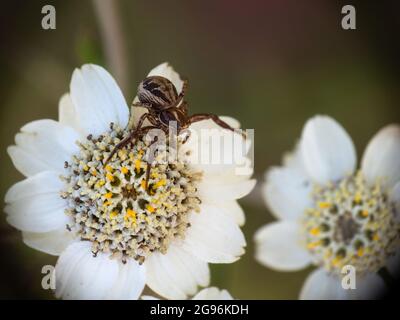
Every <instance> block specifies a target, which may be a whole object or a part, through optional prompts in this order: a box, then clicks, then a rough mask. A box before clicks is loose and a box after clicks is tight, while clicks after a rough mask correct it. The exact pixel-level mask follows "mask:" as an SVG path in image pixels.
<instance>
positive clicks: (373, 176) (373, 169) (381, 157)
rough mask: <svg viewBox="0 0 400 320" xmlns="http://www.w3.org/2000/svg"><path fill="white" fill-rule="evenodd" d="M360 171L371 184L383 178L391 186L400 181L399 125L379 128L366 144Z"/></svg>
mask: <svg viewBox="0 0 400 320" xmlns="http://www.w3.org/2000/svg"><path fill="white" fill-rule="evenodd" d="M361 169H362V172H363V173H364V175H365V178H366V179H367V181H369V182H370V183H371V184H373V183H375V182H376V181H377V179H384V180H383V182H386V184H387V186H389V187H392V186H394V185H395V184H396V183H397V182H399V181H400V126H399V125H389V126H387V127H385V128H383V129H381V130H380V131H379V132H378V133H377V134H376V135H375V136H374V137H373V138H372V140H371V141H370V143H369V144H368V146H367V148H366V150H365V153H364V156H363V159H362V163H361Z"/></svg>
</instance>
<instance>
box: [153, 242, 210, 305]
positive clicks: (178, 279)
mask: <svg viewBox="0 0 400 320" xmlns="http://www.w3.org/2000/svg"><path fill="white" fill-rule="evenodd" d="M145 265H146V271H147V285H148V286H149V287H150V288H151V289H152V290H153V291H154V292H156V293H158V294H159V295H161V296H163V297H165V298H168V299H186V298H187V296H188V295H193V294H194V293H196V291H197V286H199V285H200V286H207V285H208V284H209V281H210V271H209V268H208V264H207V263H206V262H204V261H201V260H200V259H198V258H196V257H194V256H193V255H191V254H189V253H187V252H185V251H184V250H182V249H181V248H179V247H177V246H176V245H171V246H170V247H169V248H168V251H167V253H166V254H162V253H159V252H155V253H153V254H152V255H150V256H149V257H148V258H147V260H146V262H145Z"/></svg>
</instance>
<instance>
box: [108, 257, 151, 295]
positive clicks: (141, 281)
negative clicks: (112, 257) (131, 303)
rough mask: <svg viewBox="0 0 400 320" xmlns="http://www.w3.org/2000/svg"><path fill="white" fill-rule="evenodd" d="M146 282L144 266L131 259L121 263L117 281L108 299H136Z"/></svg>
mask: <svg viewBox="0 0 400 320" xmlns="http://www.w3.org/2000/svg"><path fill="white" fill-rule="evenodd" d="M145 284H146V272H145V268H144V266H141V265H139V264H138V263H137V262H136V261H135V260H133V259H129V260H128V261H127V262H126V263H125V264H123V263H119V274H118V278H117V281H116V283H115V284H114V286H113V288H112V289H111V291H110V292H109V293H108V294H107V296H106V299H112V300H136V299H138V298H139V296H140V295H141V293H142V291H143V288H144V286H145Z"/></svg>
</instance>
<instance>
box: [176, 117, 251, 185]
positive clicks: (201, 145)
mask: <svg viewBox="0 0 400 320" xmlns="http://www.w3.org/2000/svg"><path fill="white" fill-rule="evenodd" d="M221 119H229V120H228V122H229V123H230V124H233V125H239V124H238V123H237V124H235V123H234V122H235V120H234V119H231V118H225V117H221ZM190 131H191V134H190V138H189V140H188V141H187V142H186V143H185V145H184V146H183V148H182V153H186V152H188V151H190V155H189V156H186V159H187V161H188V162H189V163H190V164H191V165H192V166H194V167H196V168H198V169H199V170H202V171H204V175H206V176H207V178H213V177H215V176H216V177H221V178H224V176H226V175H227V174H236V175H243V174H240V173H241V172H239V171H238V170H239V169H240V170H242V171H243V169H244V168H246V169H247V171H250V173H249V175H251V173H252V169H253V165H252V161H251V159H250V158H249V157H248V153H249V150H250V149H251V146H252V140H251V139H250V137H249V138H248V139H243V136H242V135H241V134H240V133H236V132H232V131H229V130H226V129H222V128H221V127H220V126H218V125H217V124H215V123H214V122H213V121H212V120H204V121H200V122H196V123H194V124H192V125H191V126H190Z"/></svg>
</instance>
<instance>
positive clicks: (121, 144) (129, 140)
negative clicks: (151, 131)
mask: <svg viewBox="0 0 400 320" xmlns="http://www.w3.org/2000/svg"><path fill="white" fill-rule="evenodd" d="M150 116H151V114H150V113H145V114H143V115H142V116H141V117H140V118H139V122H138V124H137V126H136V128H135V129H134V130H132V131H131V132H130V133H129V135H127V136H126V137H125V138H124V139H122V140H121V141H120V142H119V143H118V144H117V145H116V146H115V147H114V149H113V150H112V151H111V153H110V154H109V156H108V157H107V159H106V161H105V163H104V164H107V163H108V161H110V159H111V158H112V157H113V156H114V154H115V153H116V152H117V151H118V150H120V149H122V148H123V147H125V146H127V145H128V144H130V143H133V142H134V141H133V139H134V138H136V137H137V135H136V133H137V132H138V131H139V130H141V127H142V125H143V123H144V121H145V120H146V119H147V118H149V117H150ZM135 136H136V137H135Z"/></svg>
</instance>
